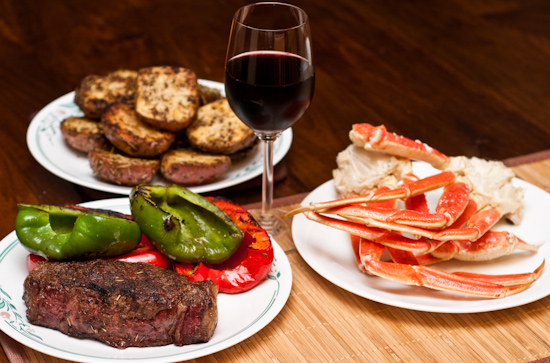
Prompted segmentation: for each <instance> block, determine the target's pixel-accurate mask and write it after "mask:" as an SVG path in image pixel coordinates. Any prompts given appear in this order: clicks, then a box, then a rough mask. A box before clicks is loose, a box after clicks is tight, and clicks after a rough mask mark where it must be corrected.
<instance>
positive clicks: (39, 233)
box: [15, 204, 141, 260]
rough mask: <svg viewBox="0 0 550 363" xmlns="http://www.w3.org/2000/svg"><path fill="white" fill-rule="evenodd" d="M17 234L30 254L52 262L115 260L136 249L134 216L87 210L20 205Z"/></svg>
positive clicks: (139, 234) (136, 231) (136, 225)
mask: <svg viewBox="0 0 550 363" xmlns="http://www.w3.org/2000/svg"><path fill="white" fill-rule="evenodd" d="M18 209H19V211H18V213H17V217H16V219H15V232H16V234H17V238H18V239H19V241H20V242H21V244H22V245H23V246H24V247H25V248H26V249H27V250H29V251H30V252H32V253H34V254H37V255H40V256H42V257H45V258H47V259H52V260H67V259H86V258H99V257H114V256H118V255H121V254H124V253H127V252H129V251H131V250H133V249H134V248H136V247H137V246H138V244H139V242H140V240H141V230H140V229H139V226H138V224H137V223H135V222H134V221H132V220H131V217H130V216H125V215H123V214H120V213H116V212H111V211H106V210H100V209H90V208H83V207H77V206H75V207H61V206H51V205H30V204H18Z"/></svg>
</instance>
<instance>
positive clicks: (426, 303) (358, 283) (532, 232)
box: [292, 162, 550, 313]
mask: <svg viewBox="0 0 550 363" xmlns="http://www.w3.org/2000/svg"><path fill="white" fill-rule="evenodd" d="M413 170H414V172H415V173H416V174H417V175H418V176H420V177H425V176H428V175H432V174H434V173H435V172H436V171H435V169H433V168H432V167H431V166H429V165H428V164H425V163H420V162H415V163H413ZM513 183H514V185H516V186H521V187H522V188H524V189H525V198H524V201H523V203H524V212H525V213H524V218H523V221H522V222H521V224H520V225H518V226H513V225H510V224H508V223H506V222H503V221H501V222H499V223H498V224H497V226H495V227H494V229H495V230H507V231H510V232H512V233H514V234H515V235H517V236H518V237H520V238H522V239H523V240H525V241H527V242H529V243H532V244H539V243H543V242H545V240H546V239H547V238H548V237H549V236H550V219H549V217H548V206H549V205H550V194H548V193H546V192H545V191H544V190H542V189H540V188H538V187H536V186H534V185H532V184H529V183H527V182H525V181H522V180H519V179H517V178H515V179H514V181H513ZM440 192H441V191H434V192H430V193H427V198H428V203H430V204H431V205H434V203H435V202H436V200H437V196H438V193H440ZM337 198H338V197H337V194H336V191H335V190H334V183H333V181H332V180H330V181H328V182H326V183H324V184H322V185H321V186H319V187H318V188H316V189H315V190H314V191H313V192H312V193H311V194H309V195H308V196H307V197H306V198H305V199H304V201H303V202H302V205H309V204H310V203H311V202H321V201H328V200H333V199H337ZM292 237H293V238H294V243H295V244H296V248H297V249H298V251H299V252H300V254H301V256H302V257H303V258H304V260H305V261H306V262H307V263H308V264H309V266H311V268H313V269H314V270H315V271H316V272H317V273H319V274H320V275H321V276H323V277H324V278H326V279H327V280H329V281H330V282H332V283H334V284H335V285H337V286H340V287H341V288H343V289H345V290H348V291H350V292H352V293H354V294H356V295H359V296H362V297H365V298H367V299H370V300H374V301H377V302H380V303H383V304H387V305H392V306H397V307H401V308H407V309H413V310H419V311H429V312H440V313H475V312H483V311H494V310H499V309H505V308H510V307H515V306H520V305H523V304H527V303H530V302H533V301H536V300H538V299H541V298H543V297H545V296H547V295H549V294H550V271H549V269H548V267H545V268H544V270H543V272H542V275H541V276H540V278H539V279H538V280H537V281H535V282H534V283H533V284H532V285H531V286H530V287H529V288H528V289H527V290H525V291H523V292H521V293H519V294H516V295H511V296H508V297H505V298H502V299H495V300H493V299H483V298H477V297H470V296H462V295H459V294H452V293H449V292H443V291H436V290H431V289H428V288H424V287H418V286H408V285H403V284H400V283H396V282H393V281H388V280H384V279H382V278H379V277H376V276H370V275H366V274H363V273H361V272H360V271H359V269H358V268H357V265H356V264H355V259H354V255H353V252H352V249H351V246H350V238H349V235H348V234H347V233H345V232H342V231H339V230H336V229H334V228H330V227H327V226H324V225H321V224H319V223H316V222H313V221H310V220H308V219H307V218H306V217H305V216H304V215H303V214H300V215H296V216H295V217H294V220H293V222H292ZM546 242H548V241H546ZM545 258H550V244H549V243H545V244H543V245H542V246H541V247H540V248H539V251H538V252H537V253H530V252H525V251H516V252H514V253H513V254H511V255H509V256H505V257H502V258H499V259H497V260H494V261H490V262H460V261H448V262H443V263H439V264H437V265H434V267H436V268H439V269H441V270H445V271H449V272H452V271H468V272H477V273H487V274H509V273H521V272H531V271H533V270H534V269H535V268H536V267H537V266H539V265H540V263H541V262H542V261H543V260H544V259H545Z"/></svg>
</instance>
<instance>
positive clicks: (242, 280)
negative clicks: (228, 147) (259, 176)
mask: <svg viewBox="0 0 550 363" xmlns="http://www.w3.org/2000/svg"><path fill="white" fill-rule="evenodd" d="M207 199H209V200H210V201H211V202H212V203H214V204H216V205H217V206H218V207H219V208H221V209H222V210H223V211H224V212H225V213H227V215H229V217H231V219H232V220H233V222H235V223H236V224H237V226H239V228H240V229H241V230H242V231H243V232H244V233H245V237H244V238H243V240H242V242H241V245H240V246H239V249H238V250H237V251H236V252H235V253H233V254H232V255H231V257H229V259H228V260H226V261H224V262H223V263H220V264H215V265H214V264H204V263H202V262H201V263H199V264H191V263H174V270H175V271H176V272H178V273H179V274H181V275H186V276H187V278H188V279H189V281H203V280H212V281H214V283H215V284H216V286H217V287H218V291H219V292H223V293H227V294H236V293H240V292H244V291H247V290H250V289H252V288H253V287H254V286H256V285H258V284H259V283H260V282H261V281H262V280H263V279H264V278H265V277H266V276H267V274H268V273H269V271H271V265H272V264H273V246H272V244H271V239H270V238H269V235H268V234H267V232H266V231H265V230H264V229H263V228H262V227H260V225H259V224H258V223H257V222H256V221H255V220H254V218H253V217H252V216H251V215H250V214H249V213H248V212H247V211H246V209H244V208H243V207H241V206H238V205H235V204H233V203H230V202H228V201H226V200H223V199H215V198H212V197H208V198H207Z"/></svg>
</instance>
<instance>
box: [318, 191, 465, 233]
mask: <svg viewBox="0 0 550 363" xmlns="http://www.w3.org/2000/svg"><path fill="white" fill-rule="evenodd" d="M468 195H469V187H468V185H467V184H464V183H453V184H451V185H448V186H446V187H445V190H444V192H443V195H442V196H441V198H440V199H439V202H438V204H437V207H436V213H429V212H425V211H418V210H408V209H395V208H381V207H378V206H370V205H369V206H363V205H357V204H352V205H346V206H341V207H335V208H331V209H328V210H324V211H323V212H324V213H330V214H338V215H340V216H342V217H345V218H347V217H358V218H365V219H373V220H376V221H379V222H383V223H390V224H393V223H395V224H398V225H407V226H413V227H420V228H429V229H441V228H444V227H447V226H450V225H451V224H453V223H454V222H455V221H456V220H457V218H458V217H460V216H461V215H462V213H463V212H464V210H465V209H466V206H467V205H468V202H469V198H468ZM393 230H397V231H401V232H408V230H407V229H406V228H405V229H399V227H398V226H394V227H393ZM434 233H435V232H433V233H432V232H428V234H434Z"/></svg>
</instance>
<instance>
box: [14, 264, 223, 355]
mask: <svg viewBox="0 0 550 363" xmlns="http://www.w3.org/2000/svg"><path fill="white" fill-rule="evenodd" d="M24 287H25V291H24V295H23V299H24V301H25V304H26V305H27V319H28V320H29V322H30V323H31V324H35V325H41V326H44V327H48V328H52V329H57V330H59V331H61V332H62V333H64V334H67V335H70V336H75V337H81V338H93V339H96V340H99V341H101V342H104V343H106V344H109V345H111V346H113V347H117V348H126V347H146V346H161V345H167V344H175V345H178V346H181V345H184V344H193V343H200V342H206V341H208V340H209V339H210V338H211V337H212V334H213V332H214V329H215V327H216V325H217V319H218V318H217V301H216V297H217V289H216V286H215V285H214V283H212V281H203V282H199V283H189V282H188V281H187V279H186V278H185V277H184V276H181V275H179V274H177V273H175V272H173V271H171V270H166V269H163V268H160V267H157V266H152V265H148V264H144V263H128V262H120V261H115V260H92V261H78V262H44V263H41V264H39V265H38V266H37V267H36V268H34V269H33V270H32V271H31V273H30V274H29V276H28V277H27V278H26V280H25V284H24Z"/></svg>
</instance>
